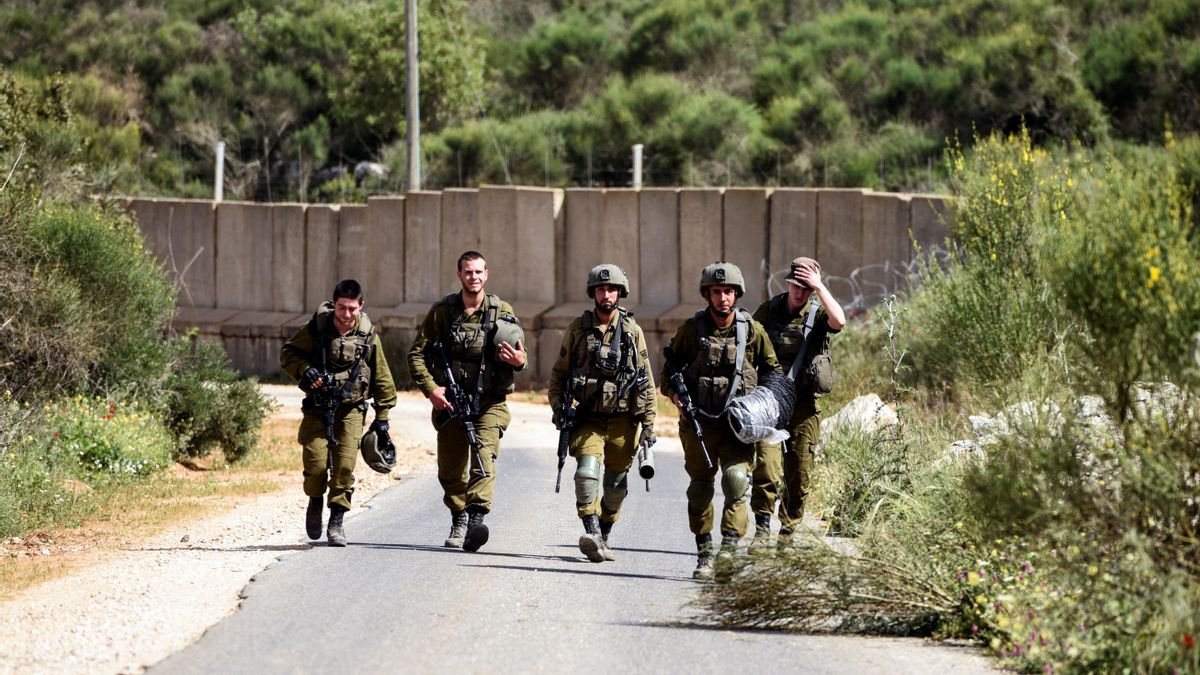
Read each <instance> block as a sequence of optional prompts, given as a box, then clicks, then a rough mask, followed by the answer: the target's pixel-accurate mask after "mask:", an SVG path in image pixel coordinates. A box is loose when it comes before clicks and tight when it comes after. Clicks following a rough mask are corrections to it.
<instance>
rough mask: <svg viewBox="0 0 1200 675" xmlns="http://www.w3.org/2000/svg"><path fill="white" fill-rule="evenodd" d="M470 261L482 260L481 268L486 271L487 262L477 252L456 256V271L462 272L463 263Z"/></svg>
mask: <svg viewBox="0 0 1200 675" xmlns="http://www.w3.org/2000/svg"><path fill="white" fill-rule="evenodd" d="M472 260H483V267H484V269H487V260H486V259H484V257H483V254H482V253H480V252H479V251H467V252H466V253H463V254H462V255H460V256H458V271H459V272H461V271H462V266H463V263H465V262H471V261H472Z"/></svg>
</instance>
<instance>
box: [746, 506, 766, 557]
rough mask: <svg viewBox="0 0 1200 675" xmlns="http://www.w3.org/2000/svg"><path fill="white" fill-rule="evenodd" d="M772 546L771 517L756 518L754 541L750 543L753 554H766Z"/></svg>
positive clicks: (758, 516)
mask: <svg viewBox="0 0 1200 675" xmlns="http://www.w3.org/2000/svg"><path fill="white" fill-rule="evenodd" d="M770 545H771V516H762V515H756V516H754V539H752V540H751V541H750V552H751V553H756V554H757V553H766V551H767V548H768V547H770Z"/></svg>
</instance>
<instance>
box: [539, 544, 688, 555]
mask: <svg viewBox="0 0 1200 675" xmlns="http://www.w3.org/2000/svg"><path fill="white" fill-rule="evenodd" d="M549 546H550V547H552V548H572V549H575V550H579V547H578V546H577V545H574V544H549ZM612 550H614V551H623V552H625V553H661V554H663V555H682V556H686V557H688V558H695V557H696V552H695V551H692V552H690V553H689V552H687V551H663V550H659V549H656V548H628V547H626V546H613V547H612Z"/></svg>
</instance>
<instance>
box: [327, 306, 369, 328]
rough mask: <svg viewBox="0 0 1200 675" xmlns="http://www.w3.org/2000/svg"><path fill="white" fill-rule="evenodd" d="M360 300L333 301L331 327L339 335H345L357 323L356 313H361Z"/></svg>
mask: <svg viewBox="0 0 1200 675" xmlns="http://www.w3.org/2000/svg"><path fill="white" fill-rule="evenodd" d="M362 306H363V304H362V300H351V299H350V298H338V299H337V300H334V301H333V325H334V327H335V328H337V329H338V332H339V333H346V332H348V331H349V330H350V329H351V328H354V324H355V323H357V322H358V313H359V312H360V311H362Z"/></svg>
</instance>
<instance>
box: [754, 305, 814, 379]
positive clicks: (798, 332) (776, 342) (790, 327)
mask: <svg viewBox="0 0 1200 675" xmlns="http://www.w3.org/2000/svg"><path fill="white" fill-rule="evenodd" d="M787 300H788V296H787V294H786V293H785V294H783V295H777V296H775V297H774V298H772V299H771V306H770V311H769V312H768V313H767V321H766V324H767V325H766V326H764V328H766V330H767V337H769V338H770V339H771V346H773V347H774V348H775V356H776V357H778V358H779V362H780V363H781V364H783V367H784V368H785V369H786V368H788V367H789V366H791V365H792V361H794V360H795V358H796V355H797V354H799V353H800V347H801V345H803V344H804V320H805V319H806V318H807V317H808V311H807V309H808V305H807V304H806V305H805V306H804V308H802V309H801V311H800V317H799V320H798V321H795V320H793V318H792V316H791V315H790V314H789V313H788V311H787ZM810 302H811V300H810Z"/></svg>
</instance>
